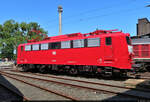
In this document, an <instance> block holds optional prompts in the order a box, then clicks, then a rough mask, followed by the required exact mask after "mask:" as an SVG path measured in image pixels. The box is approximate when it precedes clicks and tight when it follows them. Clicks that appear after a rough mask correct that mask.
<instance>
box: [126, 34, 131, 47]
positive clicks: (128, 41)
mask: <svg viewBox="0 0 150 102" xmlns="http://www.w3.org/2000/svg"><path fill="white" fill-rule="evenodd" d="M126 41H127V44H128V45H131V41H130V38H129V37H128V36H126Z"/></svg>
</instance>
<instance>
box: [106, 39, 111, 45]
mask: <svg viewBox="0 0 150 102" xmlns="http://www.w3.org/2000/svg"><path fill="white" fill-rule="evenodd" d="M105 44H106V45H111V44H112V39H111V37H106V38H105Z"/></svg>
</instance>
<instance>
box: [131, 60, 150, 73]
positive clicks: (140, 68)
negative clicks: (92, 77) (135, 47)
mask: <svg viewBox="0 0 150 102" xmlns="http://www.w3.org/2000/svg"><path fill="white" fill-rule="evenodd" d="M132 67H133V69H134V72H147V71H148V72H150V62H136V63H135V64H134V65H133V66H132Z"/></svg>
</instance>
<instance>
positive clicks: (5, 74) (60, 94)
mask: <svg viewBox="0 0 150 102" xmlns="http://www.w3.org/2000/svg"><path fill="white" fill-rule="evenodd" d="M0 73H1V74H2V75H4V76H6V77H9V78H11V79H14V80H17V81H20V82H22V83H25V84H27V85H30V86H33V87H36V88H39V89H41V90H44V91H47V92H50V93H54V94H56V95H59V96H62V97H65V98H67V99H70V100H73V101H79V99H77V98H74V97H72V96H69V95H66V94H64V93H61V92H57V91H54V90H50V89H46V88H44V87H41V86H39V85H35V84H31V83H29V82H27V81H23V80H20V79H17V78H15V77H12V76H10V74H9V73H5V72H2V71H0ZM16 76H17V75H16Z"/></svg>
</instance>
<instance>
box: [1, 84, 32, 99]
mask: <svg viewBox="0 0 150 102" xmlns="http://www.w3.org/2000/svg"><path fill="white" fill-rule="evenodd" d="M0 86H1V87H3V88H5V89H7V90H9V91H10V92H12V93H13V94H14V95H16V96H19V97H21V98H22V99H23V101H29V100H30V99H29V98H27V97H25V96H23V95H20V94H19V93H17V92H16V91H14V90H12V89H11V88H9V87H7V86H6V85H3V84H2V83H0Z"/></svg>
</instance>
